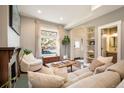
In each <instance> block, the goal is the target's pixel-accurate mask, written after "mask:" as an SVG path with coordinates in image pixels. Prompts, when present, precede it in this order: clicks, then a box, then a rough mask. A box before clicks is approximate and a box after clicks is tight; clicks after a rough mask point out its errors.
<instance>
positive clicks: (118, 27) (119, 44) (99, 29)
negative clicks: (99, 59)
mask: <svg viewBox="0 0 124 93" xmlns="http://www.w3.org/2000/svg"><path fill="white" fill-rule="evenodd" d="M112 26H117V33H118V40H117V45H118V47H117V52H118V53H117V61H118V62H119V61H120V60H121V20H119V21H116V22H113V23H109V24H106V25H102V26H99V27H98V56H101V32H102V29H104V28H108V27H112Z"/></svg>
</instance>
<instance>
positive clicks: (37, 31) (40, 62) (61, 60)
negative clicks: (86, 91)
mask: <svg viewBox="0 0 124 93" xmlns="http://www.w3.org/2000/svg"><path fill="white" fill-rule="evenodd" d="M103 10H104V11H103ZM73 11H75V12H73ZM80 11H82V12H80ZM123 11H124V6H123V5H28V6H25V5H0V20H1V21H0V27H1V28H0V62H1V63H0V72H1V76H0V86H1V87H11V88H21V87H23V88H27V87H32V88H33V87H35V88H66V87H67V88H86V87H88V88H96V87H98V88H116V87H117V88H118V87H124V84H122V83H123V82H124V80H123V76H124V73H123V72H124V69H123V66H124V62H123V61H122V60H123V59H124V56H123V55H124V54H123V53H124V52H123V51H124V49H123V46H124V43H123V39H124V37H123V35H124V31H123V29H124V27H123V23H124V12H123ZM120 61H121V62H120ZM114 67H115V69H114ZM5 72H6V73H5ZM41 77H42V78H41ZM46 77H48V78H46ZM92 78H93V79H92ZM106 79H107V80H106ZM38 80H39V81H38ZM101 80H102V81H104V82H102V81H101ZM108 81H109V82H108ZM80 82H81V83H80ZM90 82H92V84H91V83H90ZM96 82H97V83H96ZM100 82H102V83H100Z"/></svg>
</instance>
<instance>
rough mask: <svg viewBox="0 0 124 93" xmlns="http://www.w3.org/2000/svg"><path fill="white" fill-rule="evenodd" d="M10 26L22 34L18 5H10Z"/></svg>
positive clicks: (18, 33)
mask: <svg viewBox="0 0 124 93" xmlns="http://www.w3.org/2000/svg"><path fill="white" fill-rule="evenodd" d="M9 26H10V27H11V28H12V29H13V31H15V32H16V34H17V35H19V36H20V14H19V11H18V8H17V6H16V5H9Z"/></svg>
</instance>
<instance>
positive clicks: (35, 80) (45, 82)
mask: <svg viewBox="0 0 124 93" xmlns="http://www.w3.org/2000/svg"><path fill="white" fill-rule="evenodd" d="M28 79H29V82H30V84H31V85H32V87H33V88H60V87H62V85H63V84H64V78H62V77H60V76H57V75H48V74H43V73H38V72H28Z"/></svg>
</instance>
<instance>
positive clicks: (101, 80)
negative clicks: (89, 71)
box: [68, 71, 120, 88]
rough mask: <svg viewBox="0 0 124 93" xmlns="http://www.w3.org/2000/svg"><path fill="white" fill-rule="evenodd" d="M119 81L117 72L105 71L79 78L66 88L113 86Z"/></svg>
mask: <svg viewBox="0 0 124 93" xmlns="http://www.w3.org/2000/svg"><path fill="white" fill-rule="evenodd" d="M119 83H120V75H119V74H118V73H117V72H112V71H105V72H103V73H99V74H96V75H92V76H90V77H87V78H84V79H81V80H79V81H77V82H76V83H74V84H72V85H70V86H68V88H114V87H116V86H117V85H118V84H119Z"/></svg>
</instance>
